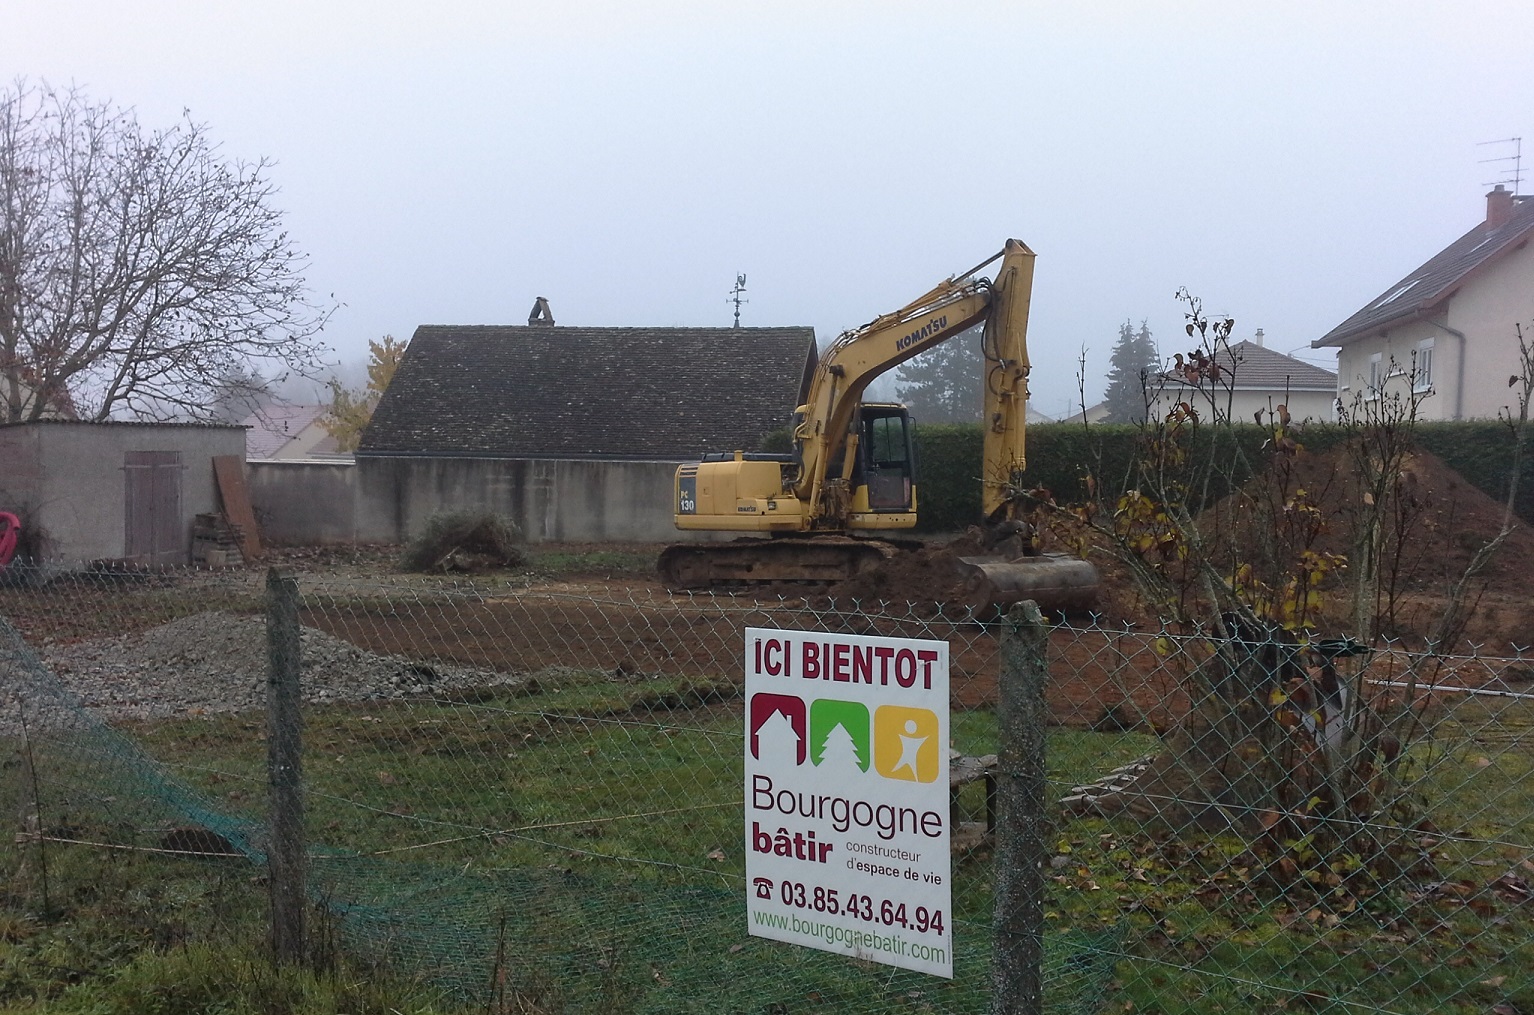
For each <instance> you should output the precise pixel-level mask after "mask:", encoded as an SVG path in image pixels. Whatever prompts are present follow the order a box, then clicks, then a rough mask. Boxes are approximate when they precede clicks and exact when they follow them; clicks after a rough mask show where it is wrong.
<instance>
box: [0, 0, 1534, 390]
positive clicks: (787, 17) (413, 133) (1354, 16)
mask: <svg viewBox="0 0 1534 1015" xmlns="http://www.w3.org/2000/svg"><path fill="white" fill-rule="evenodd" d="M0 23H3V24H4V25H5V29H4V31H3V32H0V69H4V71H5V72H6V73H7V75H8V76H12V77H14V76H16V75H25V76H27V77H30V78H33V79H37V78H45V79H47V80H48V81H50V82H51V83H53V84H56V85H65V84H69V83H71V82H73V83H75V84H77V85H80V86H82V87H84V88H86V89H87V90H88V91H89V93H90V94H91V96H92V97H94V98H98V99H103V98H110V99H112V100H113V101H115V102H118V103H120V104H123V105H131V106H135V107H136V108H137V109H138V111H139V116H140V120H141V121H142V122H143V123H144V124H145V125H146V126H149V127H154V126H168V125H169V124H170V123H171V122H172V121H173V120H174V119H175V118H176V116H177V115H178V114H179V113H180V111H181V110H182V109H183V108H187V109H190V110H191V113H192V115H193V117H194V118H195V119H197V120H199V121H201V122H204V123H207V124H208V125H209V126H210V128H211V131H212V134H213V136H214V137H215V138H216V139H218V140H220V141H221V142H222V144H223V151H224V153H225V154H226V155H228V156H230V157H244V158H255V157H259V156H263V155H264V156H269V157H271V158H274V159H276V160H277V163H278V165H277V166H276V168H275V169H274V170H273V174H272V175H273V179H274V180H275V182H277V183H278V185H279V186H280V187H281V191H282V193H281V196H280V204H281V205H282V207H283V208H284V209H285V210H286V211H287V213H288V217H287V225H288V228H289V230H290V232H291V233H292V234H293V235H294V236H295V237H296V238H297V240H298V242H299V244H300V245H301V246H302V247H303V248H304V249H306V250H307V251H308V252H309V254H310V255H311V258H312V261H311V266H310V270H309V272H308V276H309V279H310V282H311V284H312V286H313V288H314V290H315V291H316V292H317V293H318V294H319V295H320V296H321V297H324V296H325V295H326V294H332V293H333V294H334V298H335V299H336V300H338V301H340V302H341V303H344V307H343V308H342V309H341V310H340V311H339V312H338V313H337V314H336V315H335V317H334V318H333V321H332V323H331V325H330V326H329V327H328V328H327V331H326V339H327V340H328V341H329V343H330V344H331V345H332V346H334V347H335V348H336V350H337V351H338V354H339V355H340V356H342V357H346V358H350V359H352V360H360V359H361V358H362V357H364V356H365V355H366V342H367V340H368V339H369V338H375V339H376V338H378V337H379V336H381V335H383V334H385V333H390V334H393V335H396V336H398V337H401V338H406V337H408V336H409V335H410V333H411V332H412V331H413V330H414V329H415V327H416V326H417V325H418V324H428V323H430V324H507V323H510V324H520V323H523V322H524V321H525V320H526V318H527V313H528V310H529V308H530V307H531V305H532V302H533V298H534V297H535V296H547V297H548V298H549V300H550V302H551V304H552V307H553V311H554V315H555V317H556V318H557V319H558V321H559V323H561V324H577V325H727V324H728V323H730V320H731V308H730V306H729V304H728V303H727V297H728V292H729V289H730V287H731V285H732V284H733V282H734V278H735V275H736V273H737V272H744V273H746V275H747V277H748V283H747V288H748V293H747V297H748V298H749V300H750V303H749V304H748V305H747V306H746V307H745V308H744V309H743V313H742V320H743V322H744V323H746V324H750V325H796V324H808V325H813V326H814V328H815V329H816V332H817V334H818V335H819V336H820V338H821V340H822V341H823V342H824V341H825V340H827V339H829V338H831V337H832V336H834V335H835V334H836V333H837V332H839V331H841V330H843V329H845V328H848V327H853V326H856V325H858V324H861V323H863V322H865V321H867V320H869V319H870V318H872V317H875V316H877V315H878V314H881V313H884V312H887V311H889V310H893V309H895V308H896V307H898V306H899V305H901V304H903V303H904V302H906V301H907V300H909V299H911V298H913V297H915V296H917V295H919V294H920V293H922V292H924V291H925V290H926V289H927V288H929V287H930V286H931V285H932V284H934V283H935V282H937V281H938V280H940V279H942V278H944V277H946V276H948V275H950V274H952V273H953V272H956V271H959V270H962V269H965V268H968V267H970V266H971V265H973V264H974V263H975V262H977V261H979V260H981V258H983V257H985V256H987V255H989V254H991V253H993V252H995V251H997V250H999V249H1000V247H1001V244H1002V242H1003V240H1004V239H1005V238H1006V237H1008V236H1016V237H1018V238H1019V239H1022V240H1023V241H1025V242H1026V243H1028V244H1029V245H1030V246H1031V247H1033V248H1034V250H1036V251H1037V252H1038V255H1039V260H1038V272H1037V277H1036V279H1035V285H1034V302H1033V308H1034V310H1033V322H1032V328H1031V331H1030V347H1031V352H1032V359H1033V364H1034V372H1033V378H1034V379H1033V391H1034V401H1035V403H1036V404H1037V405H1038V406H1039V408H1041V409H1043V410H1045V411H1049V412H1059V411H1063V410H1064V409H1065V407H1066V406H1067V405H1068V404H1069V402H1070V401H1071V400H1072V398H1073V397H1074V392H1075V388H1076V380H1075V375H1076V373H1077V369H1078V368H1077V357H1078V355H1079V353H1080V351H1081V349H1082V347H1083V346H1085V347H1087V349H1088V352H1087V371H1086V372H1087V388H1088V399H1089V400H1095V398H1096V397H1097V396H1098V395H1100V393H1101V390H1102V387H1103V380H1104V375H1105V374H1106V371H1107V367H1108V355H1109V352H1110V351H1111V348H1112V345H1113V342H1114V340H1115V338H1116V337H1117V334H1118V325H1119V324H1120V323H1121V322H1123V321H1124V320H1126V319H1128V320H1132V321H1134V322H1136V323H1138V322H1139V321H1140V320H1141V319H1142V318H1145V319H1148V320H1149V323H1150V327H1151V329H1152V332H1153V333H1154V335H1155V337H1156V338H1157V339H1158V341H1159V342H1160V345H1161V351H1162V353H1163V354H1165V355H1170V354H1171V353H1172V352H1174V351H1179V350H1182V349H1184V348H1185V346H1186V344H1187V343H1186V341H1185V340H1184V339H1183V338H1182V335H1181V325H1182V308H1181V307H1180V306H1179V305H1178V304H1177V303H1176V302H1175V301H1174V300H1173V298H1172V297H1173V293H1174V292H1175V291H1176V290H1177V288H1178V287H1179V286H1186V287H1188V288H1189V289H1190V290H1191V291H1193V292H1194V293H1196V294H1198V295H1199V296H1201V297H1202V298H1203V300H1204V301H1205V305H1206V308H1207V309H1208V310H1210V311H1212V312H1215V313H1224V314H1230V315H1232V316H1233V317H1235V318H1236V322H1237V323H1236V329H1235V336H1234V337H1249V336H1250V335H1251V333H1252V332H1253V331H1254V330H1255V329H1256V328H1259V327H1260V328H1262V329H1264V331H1265V333H1266V336H1267V344H1268V346H1269V347H1270V348H1275V349H1278V350H1279V351H1283V352H1294V353H1296V354H1298V355H1300V356H1303V357H1305V358H1307V359H1310V360H1312V361H1315V362H1321V363H1322V364H1323V365H1326V366H1329V367H1330V366H1332V365H1333V364H1332V363H1331V362H1330V358H1329V355H1328V353H1329V350H1310V349H1308V348H1306V347H1307V346H1308V344H1309V342H1310V341H1311V340H1313V339H1315V338H1317V337H1319V336H1320V335H1322V334H1324V333H1325V332H1326V331H1328V330H1329V329H1330V328H1331V327H1332V326H1334V325H1335V324H1337V323H1338V322H1340V321H1341V320H1342V319H1344V318H1345V317H1347V316H1348V315H1349V314H1351V313H1352V312H1353V311H1354V310H1357V309H1358V308H1359V307H1361V306H1363V305H1364V304H1365V303H1367V302H1368V301H1370V300H1371V299H1373V298H1374V297H1375V296H1377V295H1378V294H1379V293H1380V292H1381V291H1383V290H1384V289H1385V288H1386V287H1387V286H1388V285H1389V284H1390V283H1391V282H1393V281H1395V280H1396V279H1398V278H1399V277H1401V276H1402V275H1404V274H1405V273H1406V272H1407V271H1409V270H1410V269H1411V268H1413V267H1415V266H1416V265H1417V264H1418V263H1420V262H1421V261H1423V260H1425V259H1426V258H1427V257H1429V256H1430V255H1432V254H1433V253H1435V252H1437V251H1438V250H1439V249H1440V248H1442V247H1443V246H1444V245H1446V244H1447V243H1448V242H1449V241H1450V240H1452V239H1454V238H1455V237H1457V236H1458V235H1460V234H1461V233H1462V232H1464V231H1465V230H1466V229H1468V228H1470V227H1471V226H1472V225H1474V224H1475V223H1476V222H1478V221H1479V220H1480V219H1481V217H1482V215H1483V213H1484V207H1485V206H1484V193H1485V191H1486V190H1487V189H1489V187H1488V186H1486V184H1488V183H1491V182H1494V181H1496V180H1499V179H1502V178H1504V176H1505V175H1506V174H1505V168H1506V167H1504V166H1501V165H1489V164H1480V163H1478V160H1479V159H1484V158H1490V157H1493V156H1496V155H1502V154H1507V153H1509V152H1510V148H1507V147H1505V146H1504V147H1502V148H1496V147H1477V146H1476V144H1477V142H1482V141H1489V140H1493V139H1499V138H1506V137H1510V136H1513V135H1525V136H1527V137H1528V139H1529V142H1530V144H1529V159H1528V160H1527V161H1528V164H1530V165H1534V129H1531V128H1534V124H1531V123H1530V119H1529V117H1530V115H1531V114H1530V110H1534V74H1531V72H1530V61H1529V58H1528V56H1527V42H1528V40H1529V39H1531V38H1534V6H1530V5H1526V4H1523V5H1519V4H1512V3H1502V4H1493V3H1478V2H1469V3H1460V4H1454V5H1447V4H1438V3H1427V2H1421V0H1406V2H1394V3H1389V4H1386V3H1353V4H1350V3H1336V2H1332V3H1310V2H1300V3H1286V4H1265V5H1261V6H1257V5H1246V4H1230V3H1164V4H1156V5H1152V4H1137V3H1128V2H1119V0H1101V2H1098V3H1094V4H1089V5H1088V4H1063V3H1033V4H1022V3H1016V4H1007V3H969V4H937V3H900V2H890V0H884V2H868V3H861V2H856V3H855V2H845V3H838V2H834V0H822V2H819V3H803V2H798V0H772V2H754V0H736V2H730V3H694V2H684V0H656V2H651V3H639V2H634V3H622V2H611V3H598V2H579V0H574V2H566V3H557V4H555V3H550V4H530V3H505V2H501V3H491V2H485V3H468V2H462V3H451V2H447V3H436V4H420V3H412V4H395V3H389V2H372V3H324V2H322V0H309V2H297V0H267V2H263V3H260V4H242V5H233V4H193V3H173V2H168V0H133V2H129V3H123V2H120V0H114V2H110V3H109V2H104V0H103V2H98V0H49V2H47V3H43V2H38V0H25V2H16V0H3V2H0ZM1523 189H1524V190H1525V191H1527V190H1528V189H1529V187H1528V186H1527V185H1525V186H1524V188H1523Z"/></svg>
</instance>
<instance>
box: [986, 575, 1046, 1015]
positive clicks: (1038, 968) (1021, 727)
mask: <svg viewBox="0 0 1534 1015" xmlns="http://www.w3.org/2000/svg"><path fill="white" fill-rule="evenodd" d="M1048 644H1049V625H1048V624H1047V623H1046V622H1045V620H1044V617H1043V615H1042V614H1040V613H1039V608H1038V606H1037V605H1035V604H1034V603H1032V602H1021V603H1017V604H1016V605H1014V606H1013V607H1012V609H1011V610H1010V611H1009V612H1008V613H1007V617H1006V620H1005V621H1004V622H1003V623H1002V626H1001V682H1000V690H999V692H998V696H999V701H998V712H997V726H998V734H999V738H1000V741H1001V743H1000V750H999V752H998V755H999V757H998V760H997V766H996V768H997V771H996V797H997V820H996V860H995V866H996V900H995V910H994V916H993V918H992V931H993V935H992V955H991V1011H992V1013H993V1015H1039V1013H1041V1012H1042V1011H1043V1010H1044V969H1043V967H1044V860H1045V856H1046V851H1045V843H1044V823H1045V812H1044V727H1045V724H1046V721H1047V719H1048V706H1047V705H1046V704H1045V701H1044V684H1045V681H1046V680H1047V679H1048V676H1049V666H1048V662H1047V660H1046V658H1045V650H1046V648H1047V646H1048Z"/></svg>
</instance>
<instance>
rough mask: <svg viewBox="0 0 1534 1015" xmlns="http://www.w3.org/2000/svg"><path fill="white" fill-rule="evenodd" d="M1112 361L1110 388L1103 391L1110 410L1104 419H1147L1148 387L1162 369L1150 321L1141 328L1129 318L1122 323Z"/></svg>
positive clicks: (1132, 421)
mask: <svg viewBox="0 0 1534 1015" xmlns="http://www.w3.org/2000/svg"><path fill="white" fill-rule="evenodd" d="M1111 362H1112V366H1111V367H1110V369H1109V370H1108V390H1107V392H1106V393H1104V395H1103V405H1104V407H1105V408H1106V409H1107V410H1108V414H1107V416H1105V417H1104V420H1103V421H1104V422H1106V423H1143V422H1145V403H1146V396H1147V389H1149V388H1152V387H1154V385H1155V383H1156V375H1157V374H1158V373H1160V371H1161V357H1160V354H1159V353H1158V352H1157V351H1156V343H1155V341H1154V340H1153V339H1152V338H1151V333H1150V326H1149V324H1148V323H1147V322H1145V321H1141V322H1140V330H1139V331H1135V329H1134V325H1132V324H1130V323H1129V322H1128V321H1125V322H1124V323H1123V324H1121V325H1119V340H1118V342H1117V344H1115V345H1114V347H1113V358H1112V361H1111Z"/></svg>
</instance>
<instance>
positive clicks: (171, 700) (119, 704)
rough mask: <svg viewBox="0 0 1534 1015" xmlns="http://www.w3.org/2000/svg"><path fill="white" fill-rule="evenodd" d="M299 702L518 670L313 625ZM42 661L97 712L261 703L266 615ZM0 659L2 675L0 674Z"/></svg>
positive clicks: (495, 677)
mask: <svg viewBox="0 0 1534 1015" xmlns="http://www.w3.org/2000/svg"><path fill="white" fill-rule="evenodd" d="M300 652H301V658H302V660H303V693H304V700H305V701H307V702H310V703H314V704H321V703H325V702H340V701H369V700H378V699H390V698H406V697H421V696H433V695H440V694H444V693H447V692H452V691H456V690H461V689H466V688H482V687H497V686H515V685H518V684H521V683H523V682H524V680H525V679H526V678H525V677H523V676H521V675H514V674H506V673H497V672H494V671H491V670H481V669H473V668H469V667H462V666H453V665H448V664H442V663H425V662H419V661H414V660H409V659H403V658H400V657H398V656H384V655H378V654H376V653H373V652H367V651H364V650H362V649H360V648H357V647H356V646H355V645H352V644H350V643H348V642H345V641H342V640H341V639H339V638H336V637H333V636H331V635H329V634H326V633H325V632H323V631H319V630H315V629H314V628H308V627H306V628H303V629H302V631H301V634H300ZM39 655H40V656H41V657H42V659H43V662H44V663H45V664H46V665H47V666H48V667H49V669H51V670H52V671H53V673H54V675H55V676H56V677H57V678H58V679H59V681H60V682H61V683H62V684H63V685H64V686H65V687H66V688H68V689H69V690H70V691H72V692H74V693H75V694H76V695H78V696H79V698H80V700H81V703H82V704H84V705H85V706H86V707H87V708H89V709H90V710H91V711H93V712H94V713H95V714H96V715H98V716H99V717H100V718H102V719H104V720H106V721H108V722H112V721H114V720H119V719H160V718H168V717H172V716H188V715H201V714H207V713H213V712H243V711H248V710H252V709H264V708H265V707H266V676H267V674H266V666H267V661H266V660H267V656H266V622H265V620H264V619H263V618H261V617H243V616H235V615H233V614H228V613H222V612H212V613H199V614H196V615H194V616H190V617H183V618H181V619H180V620H175V621H172V622H170V623H169V624H163V625H161V626H159V627H156V628H151V629H150V630H148V631H143V632H140V633H137V634H130V635H122V636H119V637H115V638H100V639H94V640H90V641H81V642H75V643H72V644H68V645H45V646H43V647H42V648H41V650H40V651H39ZM5 679H6V677H5V667H3V666H0V680H5Z"/></svg>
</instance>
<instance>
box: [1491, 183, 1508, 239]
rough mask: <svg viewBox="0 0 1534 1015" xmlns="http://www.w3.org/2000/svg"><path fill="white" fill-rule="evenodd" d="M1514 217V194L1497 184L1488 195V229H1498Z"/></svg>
mask: <svg viewBox="0 0 1534 1015" xmlns="http://www.w3.org/2000/svg"><path fill="white" fill-rule="evenodd" d="M1512 217H1513V192H1512V191H1511V190H1508V189H1507V188H1506V187H1504V186H1502V184H1500V183H1499V184H1497V185H1496V186H1495V187H1494V188H1492V190H1491V192H1490V193H1489V194H1487V195H1486V228H1487V229H1498V228H1501V227H1502V226H1505V225H1507V221H1508V219H1510V218H1512Z"/></svg>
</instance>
